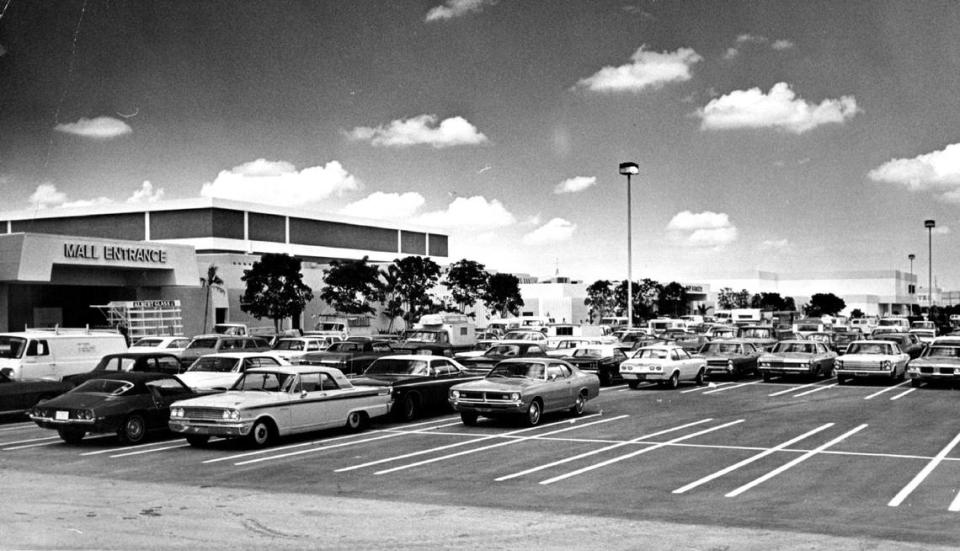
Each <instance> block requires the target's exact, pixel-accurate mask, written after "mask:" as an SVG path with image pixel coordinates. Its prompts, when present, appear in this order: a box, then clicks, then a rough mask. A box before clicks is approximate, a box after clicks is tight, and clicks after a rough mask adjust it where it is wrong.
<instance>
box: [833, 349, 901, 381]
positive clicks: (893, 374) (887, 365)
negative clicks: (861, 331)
mask: <svg viewBox="0 0 960 551" xmlns="http://www.w3.org/2000/svg"><path fill="white" fill-rule="evenodd" d="M909 361H910V356H909V355H908V354H907V353H906V352H904V351H903V350H901V349H900V346H899V345H897V343H895V342H891V341H880V340H870V341H853V342H851V343H850V345H849V346H848V347H847V351H846V353H845V354H844V355H842V356H840V357H838V358H837V359H836V360H834V373H836V375H837V383H839V384H841V385H842V384H846V383H847V379H848V378H854V377H887V378H890V379H903V378H904V376H905V375H906V372H907V362H909Z"/></svg>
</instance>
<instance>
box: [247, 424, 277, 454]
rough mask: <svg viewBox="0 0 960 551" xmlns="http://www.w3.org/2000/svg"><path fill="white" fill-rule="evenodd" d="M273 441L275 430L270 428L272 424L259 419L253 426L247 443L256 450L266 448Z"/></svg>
mask: <svg viewBox="0 0 960 551" xmlns="http://www.w3.org/2000/svg"><path fill="white" fill-rule="evenodd" d="M272 439H273V429H272V428H271V427H270V423H268V422H267V421H265V420H263V419H258V420H257V422H256V423H254V424H253V428H251V429H250V434H248V435H247V441H248V442H249V443H250V445H251V446H253V447H255V448H262V447H264V446H266V445H267V444H269V443H270V440H272Z"/></svg>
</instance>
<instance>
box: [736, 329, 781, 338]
mask: <svg viewBox="0 0 960 551" xmlns="http://www.w3.org/2000/svg"><path fill="white" fill-rule="evenodd" d="M740 336H741V337H746V338H748V339H771V338H773V333H772V332H771V331H770V330H769V329H758V328H755V327H752V328H747V329H741V330H740Z"/></svg>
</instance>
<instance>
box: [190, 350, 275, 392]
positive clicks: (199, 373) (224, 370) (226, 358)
mask: <svg viewBox="0 0 960 551" xmlns="http://www.w3.org/2000/svg"><path fill="white" fill-rule="evenodd" d="M281 365H290V362H288V361H286V360H281V359H280V358H277V357H276V356H272V355H270V353H269V352H223V353H220V354H207V355H206V356H200V357H199V358H197V360H196V361H195V362H193V364H192V365H190V367H189V369H187V370H186V371H185V372H183V373H181V374H180V375H178V377H179V378H180V380H181V381H183V384H185V385H187V386H188V387H190V388H192V389H194V390H201V389H222V390H226V389H228V388H230V387H232V386H233V384H234V383H236V382H237V379H239V378H240V376H241V375H243V373H244V372H245V371H246V370H248V369H253V368H255V367H279V366H281Z"/></svg>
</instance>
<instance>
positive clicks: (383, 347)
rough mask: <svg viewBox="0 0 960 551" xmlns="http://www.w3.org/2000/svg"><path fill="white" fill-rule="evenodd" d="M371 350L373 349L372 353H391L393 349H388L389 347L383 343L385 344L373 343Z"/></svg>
mask: <svg viewBox="0 0 960 551" xmlns="http://www.w3.org/2000/svg"><path fill="white" fill-rule="evenodd" d="M372 348H373V351H374V352H391V351H393V349H392V348H390V345H389V344H387V343H385V342H378V343H374V344H373V346H372Z"/></svg>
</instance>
